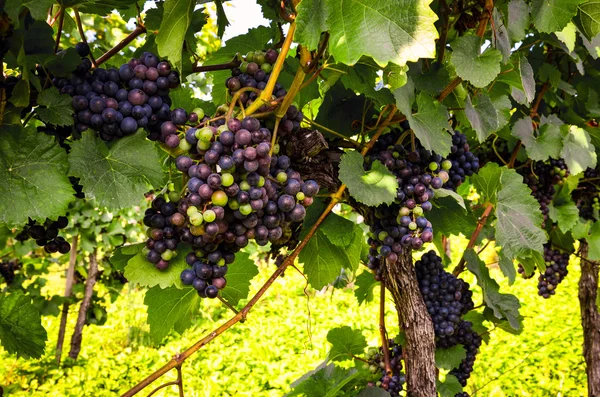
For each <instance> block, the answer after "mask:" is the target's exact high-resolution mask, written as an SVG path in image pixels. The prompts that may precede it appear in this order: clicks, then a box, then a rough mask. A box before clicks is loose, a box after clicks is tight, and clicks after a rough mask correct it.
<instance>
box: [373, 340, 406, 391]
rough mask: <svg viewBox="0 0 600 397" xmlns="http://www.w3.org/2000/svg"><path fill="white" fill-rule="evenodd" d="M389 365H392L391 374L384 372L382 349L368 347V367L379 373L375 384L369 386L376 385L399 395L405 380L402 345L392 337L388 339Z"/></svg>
mask: <svg viewBox="0 0 600 397" xmlns="http://www.w3.org/2000/svg"><path fill="white" fill-rule="evenodd" d="M388 343H389V355H390V365H391V367H392V376H389V375H388V374H386V372H385V359H384V356H383V349H382V348H381V347H380V348H379V349H375V348H369V350H368V351H367V354H366V359H367V361H368V362H369V363H370V367H369V369H370V370H371V372H373V373H378V372H379V373H381V378H379V380H378V381H377V383H375V384H370V385H369V386H377V387H381V388H382V389H384V390H386V391H387V392H388V393H390V395H391V396H392V397H399V396H400V392H401V391H402V386H403V385H404V383H405V382H406V378H405V377H404V373H403V372H402V346H400V345H399V344H397V343H396V342H395V341H394V340H393V339H390V340H389V341H388Z"/></svg>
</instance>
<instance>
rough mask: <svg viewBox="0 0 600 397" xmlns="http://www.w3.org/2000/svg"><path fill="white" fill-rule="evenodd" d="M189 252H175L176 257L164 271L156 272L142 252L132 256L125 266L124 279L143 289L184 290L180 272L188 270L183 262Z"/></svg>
mask: <svg viewBox="0 0 600 397" xmlns="http://www.w3.org/2000/svg"><path fill="white" fill-rule="evenodd" d="M188 252H189V250H179V251H177V256H175V257H174V258H173V259H171V260H170V261H169V267H168V268H167V269H166V270H158V269H157V268H156V267H155V266H154V264H152V263H150V262H148V261H147V260H146V257H145V256H144V254H143V253H142V252H140V253H139V254H136V255H135V256H133V257H132V258H131V259H129V261H128V262H127V266H125V272H124V275H125V278H126V279H127V280H128V281H129V282H130V283H132V284H139V285H141V286H143V287H148V288H152V287H155V286H158V287H160V288H163V289H164V288H169V287H171V286H173V287H177V288H184V285H183V283H182V282H181V278H180V276H181V272H182V271H183V270H185V269H187V268H189V266H188V264H187V263H186V262H185V256H186V254H187V253H188Z"/></svg>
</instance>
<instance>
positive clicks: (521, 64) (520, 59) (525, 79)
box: [514, 54, 535, 104]
mask: <svg viewBox="0 0 600 397" xmlns="http://www.w3.org/2000/svg"><path fill="white" fill-rule="evenodd" d="M514 66H515V68H516V69H517V71H518V73H519V77H520V80H521V89H522V90H523V92H524V93H525V97H526V98H527V104H530V103H531V101H533V100H534V98H535V78H534V76H533V68H532V67H531V65H530V64H529V61H528V60H527V58H526V57H525V56H524V55H523V54H519V56H517V57H516V59H515V62H514ZM517 88H519V87H517Z"/></svg>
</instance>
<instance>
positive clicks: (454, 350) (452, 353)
mask: <svg viewBox="0 0 600 397" xmlns="http://www.w3.org/2000/svg"><path fill="white" fill-rule="evenodd" d="M466 357H467V351H466V350H465V347H464V346H463V345H456V346H453V347H449V348H446V349H435V366H436V367H438V368H441V369H445V370H447V371H450V370H451V369H453V368H458V366H459V365H460V362H461V361H462V360H464V359H465V358H466Z"/></svg>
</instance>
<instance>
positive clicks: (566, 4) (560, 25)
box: [531, 0, 581, 33]
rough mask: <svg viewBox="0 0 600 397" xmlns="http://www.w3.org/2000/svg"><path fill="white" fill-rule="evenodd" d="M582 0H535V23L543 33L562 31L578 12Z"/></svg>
mask: <svg viewBox="0 0 600 397" xmlns="http://www.w3.org/2000/svg"><path fill="white" fill-rule="evenodd" d="M579 3H581V0H533V1H532V2H531V16H532V18H533V24H534V25H535V27H536V28H537V29H538V30H539V31H540V32H542V33H553V32H560V31H561V30H563V29H564V28H565V26H567V24H568V23H569V21H570V20H571V18H573V17H574V16H575V14H577V6H578V5H579Z"/></svg>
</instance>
